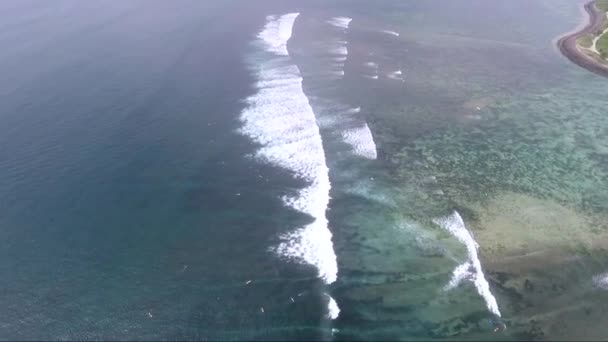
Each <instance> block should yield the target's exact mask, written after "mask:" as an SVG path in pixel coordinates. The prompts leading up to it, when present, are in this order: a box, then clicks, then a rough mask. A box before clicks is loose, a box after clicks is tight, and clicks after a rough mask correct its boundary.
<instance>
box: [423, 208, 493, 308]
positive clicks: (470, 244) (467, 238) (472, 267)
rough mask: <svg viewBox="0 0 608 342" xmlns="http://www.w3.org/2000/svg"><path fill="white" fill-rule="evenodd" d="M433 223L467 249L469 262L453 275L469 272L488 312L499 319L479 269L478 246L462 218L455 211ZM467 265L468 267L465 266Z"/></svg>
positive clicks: (483, 276)
mask: <svg viewBox="0 0 608 342" xmlns="http://www.w3.org/2000/svg"><path fill="white" fill-rule="evenodd" d="M434 222H435V223H436V224H438V225H439V226H441V227H442V228H444V229H445V230H447V231H449V232H450V233H452V235H454V236H455V237H456V238H457V239H458V241H460V242H462V243H463V244H464V245H465V246H466V248H467V252H468V256H469V262H468V263H465V264H462V265H460V266H458V267H457V268H456V270H454V273H453V275H460V276H463V275H466V273H465V271H466V272H470V279H471V280H472V281H473V284H475V287H476V288H477V292H478V293H479V295H481V297H483V299H484V300H485V302H486V306H487V308H488V310H489V311H490V312H492V313H493V314H495V315H496V316H498V317H500V310H499V309H498V303H497V302H496V298H494V295H492V292H491V291H490V284H488V281H487V280H486V277H485V275H484V274H483V270H482V269H481V262H480V261H479V257H478V256H477V248H479V245H478V244H477V242H476V241H475V239H473V236H472V235H471V233H470V232H469V230H468V229H467V227H466V226H465V225H464V221H463V220H462V217H460V214H458V212H457V211H454V213H453V214H452V215H450V216H448V217H445V218H442V219H438V220H435V221H434ZM467 264H469V265H468V266H465V265H467ZM465 267H466V268H465ZM452 279H454V276H453V277H452ZM457 282H460V280H458V281H457ZM450 283H452V281H450ZM449 285H450V284H448V287H449Z"/></svg>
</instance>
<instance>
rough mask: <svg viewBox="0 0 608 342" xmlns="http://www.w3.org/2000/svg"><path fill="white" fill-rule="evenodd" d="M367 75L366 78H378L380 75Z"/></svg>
mask: <svg viewBox="0 0 608 342" xmlns="http://www.w3.org/2000/svg"><path fill="white" fill-rule="evenodd" d="M365 77H366V78H371V79H372V80H377V79H378V75H373V76H370V75H366V76H365Z"/></svg>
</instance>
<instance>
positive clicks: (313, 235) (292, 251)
mask: <svg viewBox="0 0 608 342" xmlns="http://www.w3.org/2000/svg"><path fill="white" fill-rule="evenodd" d="M298 15H299V13H290V14H285V15H281V16H269V17H267V22H266V25H265V27H264V29H263V30H262V31H261V32H260V33H259V34H258V36H257V39H256V41H255V42H254V45H255V46H257V47H259V48H261V50H262V52H263V54H262V55H261V56H256V57H258V58H255V61H251V63H249V66H250V69H251V70H252V71H253V72H254V74H255V75H256V78H257V83H256V88H257V92H256V93H255V94H254V95H252V96H250V97H249V98H247V100H246V102H247V108H246V109H245V110H244V111H243V112H242V114H241V117H240V119H241V122H242V124H243V126H242V127H241V129H240V132H241V133H242V134H244V135H246V136H248V137H250V138H251V139H252V140H253V141H255V142H256V143H258V144H260V145H261V147H260V148H259V150H258V151H257V152H256V153H255V157H256V158H257V159H259V160H261V161H263V162H266V163H269V164H272V165H276V166H279V167H281V168H284V169H287V170H289V171H291V172H293V174H294V176H295V177H296V178H298V179H303V180H305V181H306V182H307V183H308V185H307V186H306V187H305V188H304V189H301V190H300V191H299V192H298V193H297V195H295V196H286V197H284V198H283V199H282V200H283V202H284V204H285V205H286V206H288V207H290V208H293V209H295V210H297V211H299V212H301V213H303V214H306V215H309V216H310V217H311V218H312V219H313V221H312V222H311V223H310V224H308V225H306V226H304V227H300V228H298V229H297V230H295V231H293V232H290V233H287V234H285V235H283V236H281V241H282V242H281V243H280V244H279V245H278V246H277V247H274V248H271V249H272V250H273V251H274V252H276V253H277V254H278V255H279V256H281V257H284V258H288V259H289V260H293V261H296V262H299V263H305V264H310V265H314V266H315V267H316V268H317V270H318V273H319V277H320V278H321V279H323V281H324V282H325V283H326V284H331V283H333V282H335V281H336V279H337V273H338V265H337V260H336V254H335V252H334V249H333V243H332V234H331V231H330V230H329V227H328V220H327V217H326V211H327V208H328V205H329V200H330V197H329V191H330V189H331V184H330V181H329V169H328V167H327V164H326V160H325V152H324V149H323V141H322V138H321V134H320V132H319V126H318V125H317V122H316V118H315V114H314V112H313V110H312V107H311V106H310V103H309V101H308V98H307V97H306V95H305V94H304V91H303V89H302V77H301V74H300V70H299V69H298V67H297V66H296V65H295V64H293V62H292V60H291V59H290V57H289V52H288V50H287V41H288V40H289V39H290V37H291V34H292V30H293V25H294V22H295V20H296V18H297V17H298ZM327 297H328V312H329V313H328V316H329V317H330V318H332V319H335V318H336V317H338V314H339V308H338V305H337V303H336V301H335V300H334V299H333V298H331V297H330V296H329V295H328V296H327Z"/></svg>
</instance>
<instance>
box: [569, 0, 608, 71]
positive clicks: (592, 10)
mask: <svg viewBox="0 0 608 342" xmlns="http://www.w3.org/2000/svg"><path fill="white" fill-rule="evenodd" d="M585 10H586V11H587V13H588V14H589V24H587V25H586V26H585V27H584V28H583V29H582V30H580V31H578V32H575V33H572V34H568V35H566V36H563V37H561V38H560V39H559V40H558V41H557V47H558V48H559V50H560V51H561V53H562V54H563V55H564V56H566V57H567V58H568V59H569V60H570V61H572V62H573V63H575V64H577V65H579V66H581V67H583V68H585V69H587V70H589V71H591V72H594V73H596V74H598V75H602V76H606V77H608V65H606V64H603V63H601V62H599V61H597V60H596V59H594V58H593V57H591V56H589V55H587V54H585V53H584V52H583V51H581V50H580V49H579V48H578V46H577V44H576V40H577V39H578V38H580V37H582V36H584V35H586V34H589V33H592V32H595V31H597V30H599V29H600V28H601V26H602V24H603V22H604V18H605V17H604V15H603V13H600V12H599V11H598V10H597V8H596V7H595V5H594V1H591V2H588V3H587V4H585Z"/></svg>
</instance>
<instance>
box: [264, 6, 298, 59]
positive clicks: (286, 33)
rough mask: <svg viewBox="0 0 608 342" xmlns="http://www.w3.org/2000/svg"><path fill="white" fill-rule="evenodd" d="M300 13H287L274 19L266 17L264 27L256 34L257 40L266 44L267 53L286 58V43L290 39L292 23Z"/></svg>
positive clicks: (273, 17)
mask: <svg viewBox="0 0 608 342" xmlns="http://www.w3.org/2000/svg"><path fill="white" fill-rule="evenodd" d="M299 14H300V13H289V14H285V15H282V16H280V17H279V18H276V17H275V16H272V15H271V16H268V17H266V26H265V27H264V29H263V30H262V31H261V32H260V33H259V34H258V38H259V39H260V40H261V41H262V42H264V43H265V44H267V48H266V49H267V51H270V52H274V53H276V54H277V55H281V56H288V55H289V53H288V52H287V41H288V40H289V38H291V31H292V29H293V23H294V21H295V20H296V18H297V17H298V15H299Z"/></svg>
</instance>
